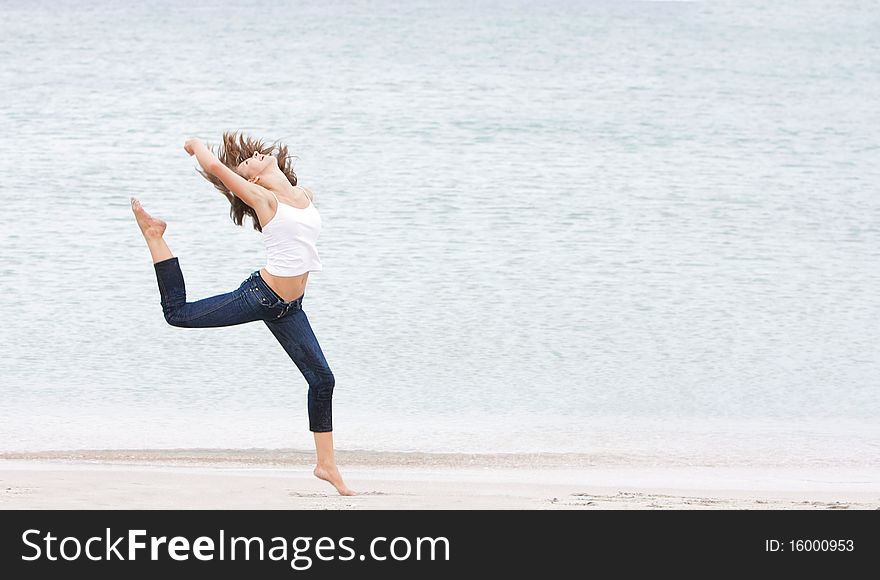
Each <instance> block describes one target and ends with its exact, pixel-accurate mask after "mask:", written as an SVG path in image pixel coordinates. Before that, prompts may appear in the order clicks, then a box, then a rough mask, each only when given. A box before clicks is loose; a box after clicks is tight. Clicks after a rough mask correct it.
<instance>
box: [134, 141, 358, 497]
mask: <svg viewBox="0 0 880 580" xmlns="http://www.w3.org/2000/svg"><path fill="white" fill-rule="evenodd" d="M183 148H184V149H185V150H186V152H187V153H189V154H190V155H195V157H196V159H197V160H198V162H199V165H200V166H201V170H199V173H200V174H201V175H202V176H203V177H205V178H206V179H207V180H208V181H210V182H211V183H212V184H213V185H214V187H216V188H217V189H218V190H220V192H222V193H223V195H225V196H226V198H227V199H228V200H229V203H230V204H231V205H232V207H231V208H230V211H229V213H230V216H231V217H232V220H233V222H235V223H236V224H237V225H242V220H243V217H244V216H245V215H248V216H250V217H251V219H252V220H253V225H254V229H256V230H257V231H260V232H262V233H263V238H264V239H265V242H266V254H267V260H266V266H265V267H263V268H260V269H259V270H256V271H254V272H252V273H251V274H250V276H248V278H247V279H246V280H245V281H244V282H242V283H241V285H240V286H239V287H238V288H237V289H236V290H233V291H232V292H228V293H226V294H219V295H217V296H212V297H210V298H203V299H202V300H196V301H195V302H187V301H186V288H185V286H184V283H183V273H182V272H181V270H180V264H179V263H178V260H177V258H176V257H175V256H174V255H172V253H171V250H170V249H169V248H168V244H166V243H165V239H164V238H163V235H164V234H165V228H166V224H165V222H164V221H162V220H160V219H158V218H155V217H153V216H151V215H150V214H148V213H147V212H146V211H145V210H144V208H143V207H141V204H140V202H139V201H138V200H137V199H136V198H134V197H132V198H131V209H132V211H133V212H134V216H135V219H137V223H138V226H140V228H141V232H142V233H143V235H144V238H145V239H146V240H147V247H149V248H150V254H151V255H152V257H153V267H154V268H155V270H156V279H157V280H158V282H159V295H160V297H161V304H162V311H163V312H164V314H165V320H166V321H167V322H168V324H170V325H172V326H179V327H183V328H213V327H218V326H233V325H236V324H244V323H246V322H255V321H257V320H262V321H263V322H264V323H265V324H266V326H267V327H268V328H269V330H270V331H271V332H272V334H273V335H275V338H276V339H278V342H280V343H281V346H282V347H283V348H284V350H285V351H286V352H287V354H288V355H289V356H290V358H291V359H292V360H293V362H294V364H296V366H297V368H298V369H299V371H300V372H301V373H302V375H303V377H304V378H305V379H306V382H307V383H308V385H309V392H308V408H309V430H310V431H312V432H313V433H314V437H315V451H316V454H317V466H316V467H315V471H314V474H315V476H316V477H318V478H320V479H323V480H324V481H327V482H330V483H331V484H333V486H334V487H335V488H336V490H337V491H338V492H339V493H340V494H341V495H354V492H353V491H351V490H350V489H349V488H348V486H347V485H345V482H344V481H343V480H342V476H341V475H340V474H339V469H338V468H337V466H336V459H335V457H334V454H333V421H332V402H333V387H334V386H335V379H334V377H333V373H332V372H331V370H330V367H329V365H328V364H327V361H326V360H325V359H324V353H323V352H322V351H321V347H320V345H319V344H318V340H317V338H315V334H314V332H312V327H311V325H309V320H308V318H307V317H306V313H305V311H304V310H303V307H302V302H303V297H304V296H305V288H306V282H307V280H308V278H309V272H316V271H320V270H321V261H320V259H319V257H318V252H317V248H316V243H317V241H318V235H319V234H320V231H321V216H320V214H319V213H318V209H317V208H316V207H315V205H314V203H313V202H314V199H313V198H314V194H313V193H312V191H311V190H310V189H308V188H306V187H302V186H299V185H297V178H296V174H295V173H294V172H293V168H292V165H291V161H290V158H289V157H288V155H287V147H286V146H285V145H283V144H279V143H278V142H275V143H273V144H265V143H264V142H263V141H260V140H256V139H253V138H251V137H246V136H244V135H242V134H239V133H229V132H226V133H224V134H223V144H222V146H221V147H220V150H219V152H218V153H217V154H215V153H214V152H213V151H212V150H211V149H209V148H208V147H207V146H206V145H205V144H204V143H203V142H202V141H201V140H200V139H189V140H187V141H186V143H185V144H184V146H183Z"/></svg>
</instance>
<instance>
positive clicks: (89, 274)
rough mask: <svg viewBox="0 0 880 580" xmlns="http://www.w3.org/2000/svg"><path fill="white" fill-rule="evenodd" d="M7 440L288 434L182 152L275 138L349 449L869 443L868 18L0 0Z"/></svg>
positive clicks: (0, 379) (698, 453) (803, 451)
mask: <svg viewBox="0 0 880 580" xmlns="http://www.w3.org/2000/svg"><path fill="white" fill-rule="evenodd" d="M0 16H2V18H0V59H2V60H0V62H2V65H3V66H2V67H0V121H2V127H3V131H2V132H0V175H2V181H0V196H2V201H3V210H4V217H5V219H4V224H3V227H2V228H0V256H2V260H0V277H2V289H3V291H2V295H0V321H2V322H0V349H2V355H0V401H2V406H0V451H28V450H43V449H80V448H101V449H105V448H107V449H116V448H135V447H137V448H167V447H211V448H248V447H294V448H303V449H307V448H308V447H309V446H310V445H311V439H310V433H309V432H308V431H307V425H308V424H307V418H306V383H305V380H304V379H303V378H302V376H301V375H300V374H299V372H298V371H297V369H296V368H295V366H294V365H293V363H292V362H291V361H290V360H289V359H288V358H287V356H286V355H285V353H284V352H283V350H282V349H281V347H280V346H279V345H278V344H277V342H275V341H274V339H273V337H272V336H271V334H270V333H269V331H268V330H267V329H266V328H265V326H264V325H262V323H255V324H250V325H245V326H239V327H233V328H223V329H203V330H195V329H179V328H173V327H171V326H168V325H167V324H166V323H165V321H164V319H163V318H162V313H161V307H160V305H159V294H158V289H157V287H156V279H155V275H154V271H153V267H152V262H151V260H150V256H149V252H148V251H147V248H146V245H145V244H144V241H143V239H142V238H141V235H140V233H139V230H138V228H137V226H136V224H135V222H134V220H133V217H132V214H131V211H130V208H129V203H128V200H129V196H132V195H134V196H137V197H139V198H140V199H141V201H142V203H143V205H144V207H145V208H146V209H147V210H148V211H150V212H152V213H153V214H154V215H157V216H159V217H161V218H163V219H165V220H166V221H168V223H169V227H168V231H167V235H166V239H167V240H168V243H169V245H170V246H171V248H172V250H173V251H174V253H175V254H176V255H178V256H179V258H180V262H181V266H182V268H183V271H184V275H185V276H186V280H187V285H188V294H189V296H190V297H191V299H198V298H202V297H206V296H210V295H213V294H217V293H221V292H226V291H229V290H231V289H234V288H235V287H237V285H238V284H239V283H240V282H241V281H242V280H243V279H244V278H245V277H246V276H247V275H248V274H249V273H250V272H251V271H253V270H255V269H257V268H259V267H260V266H262V265H264V259H265V256H264V250H263V246H262V240H261V237H260V234H259V233H257V232H256V231H253V230H250V229H248V228H238V227H236V226H234V225H233V224H232V222H231V220H230V219H229V217H228V204H227V202H226V201H225V199H224V198H223V197H222V196H220V195H219V194H218V193H216V192H215V191H214V190H213V188H212V187H211V186H210V184H209V183H208V182H207V181H205V180H204V179H202V178H201V177H200V176H199V175H198V174H197V173H196V172H195V161H194V160H193V159H192V158H190V157H188V156H187V155H186V153H185V152H184V151H183V148H182V146H183V142H184V140H185V139H186V138H188V137H191V136H198V137H201V138H203V139H205V140H206V141H208V142H213V143H216V142H217V140H218V138H219V136H220V134H221V133H222V131H224V130H235V129H238V130H244V131H248V132H251V133H253V134H255V135H257V136H260V137H264V138H267V139H269V140H274V139H281V140H283V141H285V142H286V143H287V144H288V145H289V146H290V147H291V151H292V152H293V153H295V154H296V155H297V162H296V170H297V173H298V175H299V177H300V181H301V183H303V184H305V185H308V186H310V187H311V188H312V189H313V190H314V191H315V192H316V200H315V205H316V206H317V207H318V209H319V211H320V212H321V215H322V218H323V223H324V229H323V232H322V234H321V239H320V242H319V251H320V252H321V257H322V260H323V263H324V270H323V271H322V272H317V273H313V274H312V275H311V276H310V280H309V285H308V287H307V290H306V296H305V300H304V304H303V305H304V308H305V311H306V313H307V314H308V316H309V319H310V321H311V323H312V326H313V328H314V330H315V333H316V334H317V336H318V339H319V341H320V342H321V345H322V348H323V350H324V353H325V355H326V357H327V359H328V361H329V363H330V365H331V368H332V369H333V371H334V373H335V376H336V380H337V386H336V396H335V399H334V404H335V429H336V441H337V445H338V446H339V447H340V448H344V449H371V450H403V451H407V450H420V451H448V452H468V451H484V452H507V451H511V452H512V451H529V452H552V451H566V452H579V453H594V452H595V453H600V452H601V453H614V454H620V455H621V456H627V455H632V456H634V455H639V456H643V457H655V458H656V459H657V461H658V462H662V461H664V459H665V458H668V457H672V456H675V457H677V458H679V459H682V458H684V460H693V461H694V462H703V463H705V462H709V463H712V462H726V461H740V460H742V461H770V462H775V463H780V464H810V465H813V464H829V465H836V464H839V463H848V464H857V465H860V464H865V465H867V464H874V465H876V464H877V463H878V461H880V356H878V349H877V345H878V344H880V302H878V296H880V137H878V134H880V108H878V107H877V99H878V96H880V66H878V63H880V34H878V31H880V8H878V5H877V3H876V2H873V1H850V2H827V1H815V0H810V1H803V2H801V1H799V2H773V3H769V2H760V1H755V2H746V1H742V2H739V1H738V2H627V1H573V0H569V1H554V0H550V1H549V2H541V3H534V2H525V1H518V2H502V1H472V0H469V1H467V2H464V1H462V2H442V3H438V2H427V1H418V2H406V3H402V2H392V1H390V0H373V1H351V2H335V1H331V2H305V3H295V4H293V3H290V4H289V3H279V2H269V1H262V0H258V1H251V2H245V3H242V2H227V1H226V0H217V1H213V2H194V3H178V2H171V1H167V2H159V1H145V2H138V3H136V4H131V3H113V2H109V1H107V2H98V1H92V0H77V1H76V2H73V1H44V2H28V3H13V2H5V1H4V2H0Z"/></svg>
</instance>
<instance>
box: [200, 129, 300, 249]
mask: <svg viewBox="0 0 880 580" xmlns="http://www.w3.org/2000/svg"><path fill="white" fill-rule="evenodd" d="M209 148H210V149H211V151H214V147H212V146H209ZM255 151H259V152H260V153H261V154H263V155H273V156H274V157H275V158H276V159H277V160H278V167H279V169H281V171H282V172H283V173H284V175H286V176H287V180H288V181H289V182H290V184H291V185H296V173H294V172H293V161H292V157H291V156H289V155H288V154H287V145H285V144H283V143H281V142H279V141H273V142H272V143H269V144H267V143H265V142H264V141H263V140H261V139H254V138H253V137H250V136H248V135H245V134H244V133H241V132H238V131H232V132H230V131H225V132H224V133H223V143H222V144H221V145H220V146H219V147H218V150H217V151H214V153H215V154H216V155H217V159H219V160H220V163H222V164H223V165H225V166H226V167H228V168H230V169H231V170H233V171H235V172H236V173H238V164H239V163H241V162H242V161H244V160H245V159H250V158H251V156H253V154H254V152H255ZM196 171H198V172H199V173H200V174H201V175H202V177H204V178H205V179H207V180H208V181H210V182H211V183H212V184H213V185H214V187H216V188H217V189H218V190H220V193H222V194H223V195H225V196H226V199H228V200H229V204H230V206H231V207H230V208H229V217H231V218H232V221H233V222H235V225H239V226H240V225H241V224H242V221H243V219H244V216H245V215H249V216H251V220H252V221H253V222H254V229H255V230H257V231H258V232H262V231H263V228H262V226H260V220H259V219H257V213H256V212H255V211H254V209H253V208H252V207H251V206H249V205H248V204H246V203H245V202H243V201H241V200H240V199H238V197H236V196H235V194H233V193H232V192H231V191H229V188H228V187H226V186H225V185H224V184H223V182H222V181H220V178H219V177H217V176H216V175H211V174H210V173H208V172H206V171H203V170H202V169H197V170H196Z"/></svg>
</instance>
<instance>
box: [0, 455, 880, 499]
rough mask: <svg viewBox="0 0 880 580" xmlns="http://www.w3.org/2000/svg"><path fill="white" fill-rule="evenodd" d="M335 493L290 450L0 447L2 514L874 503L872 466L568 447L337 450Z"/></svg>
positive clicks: (877, 480) (877, 478)
mask: <svg viewBox="0 0 880 580" xmlns="http://www.w3.org/2000/svg"><path fill="white" fill-rule="evenodd" d="M338 459H339V463H340V466H341V467H342V469H343V470H344V474H345V475H346V478H347V481H348V483H349V485H351V487H352V488H353V489H355V490H356V491H358V493H359V495H357V496H355V497H340V496H337V495H335V493H334V491H333V490H332V488H330V486H329V485H327V484H325V483H324V482H322V481H319V480H317V479H315V478H314V477H313V476H312V474H311V468H312V463H311V461H312V456H311V454H310V453H306V452H298V451H293V450H264V449H249V450H131V451H117V450H113V451H75V452H74V451H71V452H60V451H55V452H40V453H3V454H0V508H3V509H48V508H60V509H86V508H90V509H124V508H129V509H163V508H176V509H250V508H255V509H877V508H880V474H878V469H877V468H875V467H868V466H849V467H840V466H836V467H833V468H832V467H828V466H822V467H809V466H805V467H798V468H781V467H773V466H761V465H748V466H744V465H735V464H731V465H715V466H700V465H686V464H681V463H678V464H677V463H670V464H664V465H657V464H656V463H655V462H653V463H652V462H651V461H647V460H645V461H638V460H637V459H636V460H634V459H633V458H615V457H597V456H586V455H578V454H536V455H530V454H484V455H476V454H423V453H376V452H362V451H348V452H346V451H342V452H339V457H338Z"/></svg>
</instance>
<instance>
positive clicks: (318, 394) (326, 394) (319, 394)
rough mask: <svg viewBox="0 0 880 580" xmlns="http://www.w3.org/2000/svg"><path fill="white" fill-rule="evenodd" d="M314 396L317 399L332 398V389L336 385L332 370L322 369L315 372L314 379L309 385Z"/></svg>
mask: <svg viewBox="0 0 880 580" xmlns="http://www.w3.org/2000/svg"><path fill="white" fill-rule="evenodd" d="M309 387H310V389H311V390H312V392H313V394H314V396H315V398H316V399H318V400H319V401H321V400H323V401H328V400H330V399H332V398H333V389H334V388H335V387H336V377H334V376H333V371H331V370H330V369H324V370H322V371H321V372H320V373H317V374H316V380H315V381H313V383H312V384H311V385H309Z"/></svg>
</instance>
